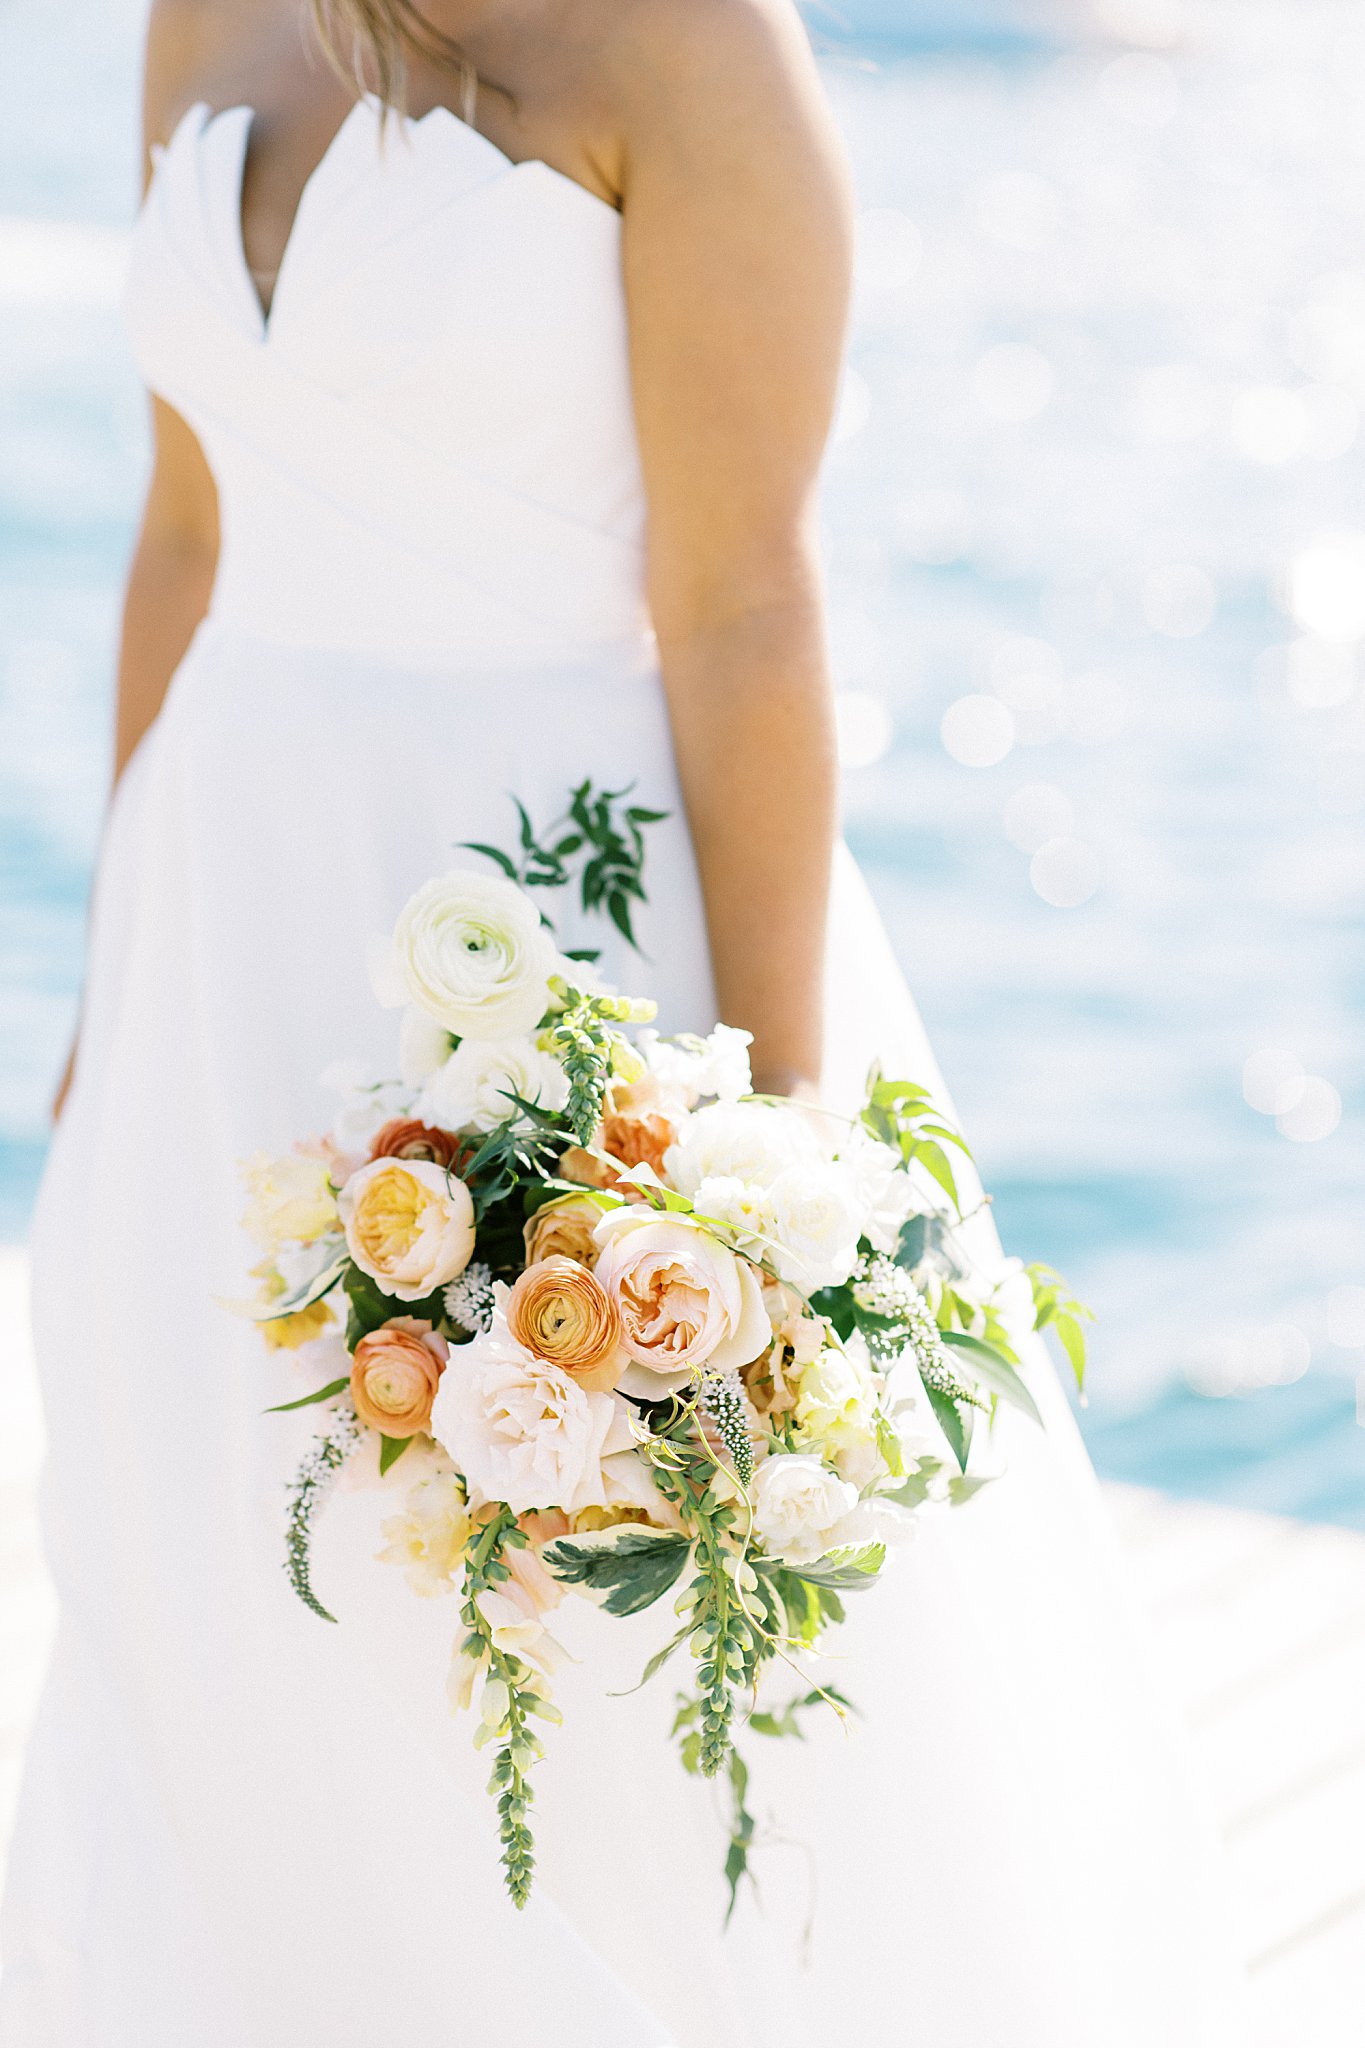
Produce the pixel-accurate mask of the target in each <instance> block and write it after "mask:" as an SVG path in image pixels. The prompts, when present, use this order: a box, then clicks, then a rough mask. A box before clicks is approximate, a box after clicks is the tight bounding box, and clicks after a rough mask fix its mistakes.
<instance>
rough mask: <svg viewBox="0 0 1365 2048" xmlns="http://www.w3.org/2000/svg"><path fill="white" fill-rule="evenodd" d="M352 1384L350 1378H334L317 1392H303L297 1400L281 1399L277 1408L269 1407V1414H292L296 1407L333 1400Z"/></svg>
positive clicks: (267, 1411) (308, 1406)
mask: <svg viewBox="0 0 1365 2048" xmlns="http://www.w3.org/2000/svg"><path fill="white" fill-rule="evenodd" d="M350 1384H351V1382H350V1380H349V1379H344V1380H332V1381H330V1382H329V1384H328V1385H327V1386H325V1387H319V1388H318V1390H317V1392H316V1393H315V1394H301V1395H300V1396H299V1398H298V1400H297V1401H281V1402H280V1403H279V1405H278V1406H277V1407H275V1408H267V1409H266V1410H265V1411H264V1412H265V1413H266V1414H267V1415H290V1414H292V1413H293V1411H294V1409H295V1408H311V1407H312V1405H313V1403H314V1402H315V1401H332V1400H335V1399H336V1396H337V1395H338V1394H344V1393H345V1391H346V1389H347V1387H349V1386H350Z"/></svg>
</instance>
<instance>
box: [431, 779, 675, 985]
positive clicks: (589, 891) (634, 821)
mask: <svg viewBox="0 0 1365 2048" xmlns="http://www.w3.org/2000/svg"><path fill="white" fill-rule="evenodd" d="M629 795H630V789H629V788H626V789H596V788H594V786H593V784H592V783H591V781H588V782H580V783H579V785H578V787H577V789H575V790H573V791H571V792H570V796H569V807H568V809H567V811H565V812H563V813H562V814H561V815H560V816H559V817H558V818H556V819H555V820H554V822H553V823H552V824H550V825H547V826H546V827H545V828H544V830H543V832H540V833H538V832H537V831H536V828H535V826H534V825H533V824H532V823H531V819H530V814H529V813H528V811H527V809H526V806H525V805H524V804H522V803H520V802H518V800H517V799H516V798H515V797H513V799H512V801H513V803H514V804H516V808H517V816H518V818H519V820H520V842H521V843H520V853H519V858H517V859H514V858H513V857H512V856H511V855H510V854H507V853H504V852H503V851H502V849H501V847H498V846H487V845H485V844H483V842H482V841H479V840H474V839H466V840H465V841H464V842H463V844H464V845H465V846H466V847H467V849H468V850H469V852H470V853H481V854H483V855H484V856H485V857H486V858H487V859H488V860H491V861H494V862H496V864H497V865H498V867H500V868H501V869H502V871H503V873H504V874H505V875H506V876H507V877H508V878H509V880H511V881H513V882H517V883H519V884H520V886H521V887H522V888H524V889H564V888H567V887H568V886H569V885H570V884H571V883H572V881H573V879H574V870H575V866H577V870H578V890H579V899H580V901H581V902H582V905H583V908H584V910H585V911H588V912H589V913H594V912H595V913H597V914H600V915H602V916H606V917H609V918H610V919H611V921H612V923H613V924H614V925H615V926H616V929H617V930H618V931H619V932H620V934H621V936H622V937H623V938H624V939H625V940H627V942H628V943H629V944H630V945H632V946H634V947H635V950H636V951H637V952H638V951H639V947H638V945H637V944H636V939H635V932H634V929H633V927H632V924H631V915H632V910H633V907H634V905H635V904H637V903H643V902H644V900H645V888H644V879H643V876H644V865H645V842H644V828H645V826H647V825H658V824H661V823H662V822H663V820H664V819H665V818H666V817H667V816H668V812H667V811H651V810H647V809H646V808H645V806H644V805H643V804H627V805H625V806H624V808H621V809H618V806H620V805H621V803H622V799H623V798H624V797H627V796H629ZM545 922H546V923H547V924H548V923H549V922H550V920H549V919H548V918H546V920H545Z"/></svg>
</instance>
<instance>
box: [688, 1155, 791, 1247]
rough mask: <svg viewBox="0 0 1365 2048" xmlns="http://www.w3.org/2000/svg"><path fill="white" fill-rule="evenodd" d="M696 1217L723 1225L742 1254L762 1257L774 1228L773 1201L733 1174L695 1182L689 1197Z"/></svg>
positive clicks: (765, 1190)
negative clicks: (702, 1217)
mask: <svg viewBox="0 0 1365 2048" xmlns="http://www.w3.org/2000/svg"><path fill="white" fill-rule="evenodd" d="M692 1202H693V1206H694V1207H695V1209H696V1211H697V1213H698V1215H699V1216H704V1217H706V1218H707V1219H708V1220H709V1221H711V1222H714V1223H723V1224H724V1225H725V1226H726V1230H727V1232H728V1233H729V1236H730V1241H731V1242H732V1243H733V1244H734V1245H735V1246H737V1248H738V1249H739V1250H741V1251H746V1252H752V1253H753V1254H754V1256H755V1257H756V1258H760V1259H761V1258H762V1257H763V1254H764V1252H765V1250H766V1249H767V1244H768V1240H769V1239H770V1238H771V1237H772V1235H773V1233H774V1231H775V1230H776V1228H777V1215H776V1212H775V1210H774V1208H773V1204H772V1198H771V1196H770V1195H769V1193H768V1191H767V1189H766V1188H764V1187H760V1186H759V1185H757V1183H755V1182H753V1181H747V1180H737V1179H736V1178H735V1176H734V1175H733V1174H718V1175H717V1176H716V1177H715V1178H714V1179H711V1180H703V1181H700V1182H698V1184H697V1187H696V1188H695V1190H694V1191H693V1195H692Z"/></svg>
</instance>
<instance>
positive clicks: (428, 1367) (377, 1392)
mask: <svg viewBox="0 0 1365 2048" xmlns="http://www.w3.org/2000/svg"><path fill="white" fill-rule="evenodd" d="M448 1356H449V1351H448V1349H447V1346H446V1341H445V1338H444V1337H440V1336H437V1334H436V1332H435V1331H434V1330H433V1329H432V1327H431V1325H430V1323H424V1322H421V1321H419V1320H418V1319H417V1318H416V1317H414V1316H395V1317H394V1318H393V1320H392V1321H391V1322H388V1323H384V1324H383V1325H382V1326H381V1327H380V1328H379V1329H377V1330H371V1331H370V1333H369V1335H368V1336H367V1337H362V1338H361V1340H360V1342H359V1343H358V1344H357V1345H356V1348H355V1357H354V1359H353V1361H352V1364H351V1399H352V1401H353V1402H354V1404H355V1412H356V1414H357V1415H358V1416H359V1418H360V1420H361V1421H362V1422H364V1423H368V1425H369V1426H370V1428H371V1429H377V1430H379V1432H380V1433H381V1435H383V1436H389V1437H407V1436H416V1435H418V1434H419V1432H420V1431H422V1430H425V1429H426V1427H427V1425H428V1423H429V1422H430V1421H431V1404H432V1402H433V1400H434V1399H435V1397H436V1389H437V1387H438V1386H439V1385H440V1380H441V1374H442V1373H443V1372H444V1371H445V1368H446V1360H447V1358H448Z"/></svg>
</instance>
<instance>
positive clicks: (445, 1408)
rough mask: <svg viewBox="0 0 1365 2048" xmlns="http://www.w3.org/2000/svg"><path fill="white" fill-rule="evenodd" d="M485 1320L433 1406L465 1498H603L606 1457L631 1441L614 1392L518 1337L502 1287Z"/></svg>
mask: <svg viewBox="0 0 1365 2048" xmlns="http://www.w3.org/2000/svg"><path fill="white" fill-rule="evenodd" d="M495 1292H496V1298H497V1300H496V1306H495V1308H494V1311H493V1322H492V1325H491V1327H490V1328H489V1329H488V1330H487V1331H486V1332H484V1333H483V1334H482V1335H481V1336H477V1337H475V1338H474V1340H473V1341H472V1343H469V1344H465V1345H463V1346H461V1348H460V1351H459V1353H458V1356H457V1359H456V1362H455V1364H454V1365H453V1366H452V1367H451V1370H450V1371H449V1372H447V1373H446V1375H445V1377H444V1378H443V1380H442V1381H441V1385H440V1388H439V1390H438V1392H437V1396H436V1401H435V1404H434V1406H433V1408H432V1413H431V1433H432V1435H433V1436H434V1437H435V1438H436V1439H437V1441H438V1442H439V1443H441V1444H444V1446H445V1448H446V1450H447V1451H449V1453H450V1455H451V1457H452V1458H453V1459H454V1460H455V1463H456V1465H457V1466H458V1467H459V1469H460V1471H461V1472H462V1473H463V1474H464V1477H465V1483H466V1485H467V1487H468V1488H469V1497H470V1501H471V1503H472V1504H473V1505H474V1506H476V1507H480V1506H482V1505H483V1504H484V1503H485V1502H488V1501H506V1503H507V1505H508V1506H509V1507H510V1508H511V1509H512V1511H513V1513H514V1514H525V1513H527V1512H529V1511H530V1510H531V1509H534V1508H562V1509H563V1510H564V1512H565V1514H566V1515H572V1514H577V1513H578V1512H579V1511H580V1510H581V1509H583V1508H588V1507H606V1506H607V1505H608V1501H607V1493H606V1488H605V1486H604V1483H603V1476H602V1461H603V1459H604V1458H609V1457H612V1456H614V1455H615V1454H616V1453H617V1452H619V1451H624V1450H629V1449H630V1448H631V1446H632V1445H633V1444H634V1442H635V1431H634V1427H633V1425H632V1422H631V1417H630V1410H629V1409H628V1408H627V1406H626V1404H625V1402H624V1401H622V1400H621V1399H620V1398H619V1397H618V1396H617V1395H615V1394H610V1393H602V1392H598V1391H596V1390H594V1389H592V1388H589V1387H584V1386H580V1385H579V1383H578V1381H577V1380H575V1379H574V1377H573V1375H572V1373H568V1372H565V1371H564V1369H563V1367H562V1366H558V1365H551V1364H549V1363H547V1361H546V1360H545V1359H543V1358H537V1357H536V1356H535V1354H534V1353H533V1352H531V1351H529V1350H527V1348H526V1346H525V1345H524V1344H519V1343H518V1342H517V1340H516V1338H515V1337H514V1336H513V1335H512V1333H511V1331H510V1330H509V1329H508V1327H507V1313H506V1309H507V1289H506V1288H505V1287H503V1286H501V1285H499V1286H498V1288H497V1289H496V1290H495Z"/></svg>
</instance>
